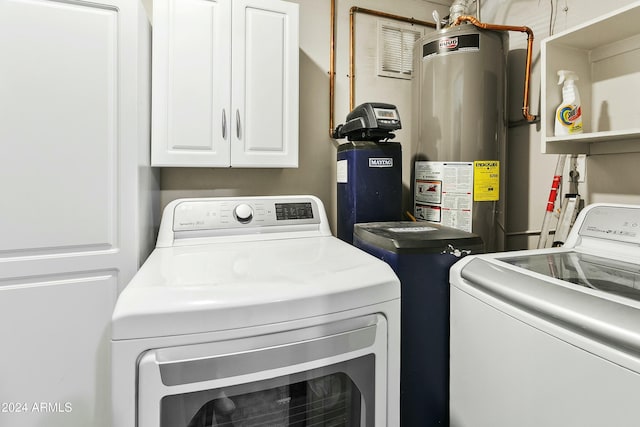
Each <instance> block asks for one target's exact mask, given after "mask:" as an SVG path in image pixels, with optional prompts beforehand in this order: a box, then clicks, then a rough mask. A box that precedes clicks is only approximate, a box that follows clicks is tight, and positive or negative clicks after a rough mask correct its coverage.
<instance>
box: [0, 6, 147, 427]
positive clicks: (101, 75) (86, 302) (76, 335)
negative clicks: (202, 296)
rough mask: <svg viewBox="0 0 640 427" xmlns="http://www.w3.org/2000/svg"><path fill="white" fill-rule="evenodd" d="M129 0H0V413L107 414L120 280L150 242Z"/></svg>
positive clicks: (66, 417) (135, 30)
mask: <svg viewBox="0 0 640 427" xmlns="http://www.w3.org/2000/svg"><path fill="white" fill-rule="evenodd" d="M149 74H150V26H149V23H148V19H147V16H146V14H145V12H144V10H143V9H142V7H141V5H140V4H139V3H138V2H137V1H135V0H92V1H82V0H74V1H54V0H0V149H1V154H0V426H11V427H39V426H47V427H87V426H91V427H108V426H110V386H109V384H110V381H109V378H110V365H109V354H110V350H109V343H110V329H109V324H110V320H111V315H112V310H113V306H114V303H115V300H116V297H117V294H118V291H119V289H121V288H122V287H124V286H125V285H126V283H127V282H128V280H129V279H130V278H131V277H132V276H133V274H134V273H135V271H136V270H137V268H138V266H139V265H140V263H141V262H142V261H143V260H144V257H145V256H146V254H147V253H148V251H149V250H150V246H151V245H152V244H153V234H154V233H153V223H154V219H153V216H154V215H157V212H158V206H154V202H153V200H156V199H157V191H155V189H157V179H156V177H155V176H154V175H153V174H152V171H151V168H150V165H149V159H150V153H149V134H150V124H149V116H150V111H149V107H150V105H149V104H150V101H149V99H150V87H149V81H150V75H149Z"/></svg>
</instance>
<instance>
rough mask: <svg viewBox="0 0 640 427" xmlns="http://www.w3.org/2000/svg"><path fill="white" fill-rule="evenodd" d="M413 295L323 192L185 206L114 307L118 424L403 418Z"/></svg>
mask: <svg viewBox="0 0 640 427" xmlns="http://www.w3.org/2000/svg"><path fill="white" fill-rule="evenodd" d="M399 298H400V283H399V281H398V279H397V277H396V276H395V274H394V273H393V271H392V270H391V268H390V267H389V266H388V265H387V264H386V263H384V262H382V261H380V260H378V259H376V258H374V257H372V256H370V255H368V254H366V253H364V252H362V251H361V250H359V249H357V248H355V247H353V246H351V245H348V244H346V243H344V242H342V241H341V240H339V239H337V238H335V237H333V236H332V235H331V232H330V230H329V227H328V223H327V218H326V214H325V212H324V208H323V205H322V203H321V202H320V200H319V199H317V198H315V197H311V196H283V197H245V198H210V199H182V200H176V201H174V202H172V203H170V204H169V205H168V206H167V207H166V208H165V210H164V213H163V217H162V222H161V226H160V233H159V237H158V242H157V245H156V249H155V250H154V251H153V253H152V254H151V256H150V257H149V259H148V260H147V261H146V262H145V263H144V265H143V266H142V268H141V269H140V271H139V272H138V274H137V275H136V276H135V277H134V279H133V280H132V281H131V283H130V284H129V285H128V286H127V287H126V288H125V290H124V291H123V292H122V294H121V295H120V297H119V299H118V302H117V305H116V308H115V311H114V315H113V325H112V326H113V331H112V334H113V335H112V344H113V347H112V348H113V350H112V351H113V354H112V366H113V375H112V376H113V378H112V379H113V393H112V397H113V419H114V426H117V427H196V426H198V427H204V426H207V427H209V426H246V425H265V426H267V425H269V426H302V425H312V424H311V421H313V422H314V423H315V424H313V425H318V426H327V427H328V426H344V425H349V426H363V427H365V426H366V427H373V426H378V427H380V426H398V425H399V369H400V368H399V351H400V350H399V349H400V346H399V340H400V334H399V331H400V329H399V328H400V299H399Z"/></svg>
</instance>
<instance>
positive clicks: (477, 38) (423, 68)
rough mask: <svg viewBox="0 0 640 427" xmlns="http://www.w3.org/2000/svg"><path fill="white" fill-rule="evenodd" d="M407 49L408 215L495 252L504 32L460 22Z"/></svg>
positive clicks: (498, 245) (499, 241)
mask: <svg viewBox="0 0 640 427" xmlns="http://www.w3.org/2000/svg"><path fill="white" fill-rule="evenodd" d="M414 49H415V50H414V67H413V70H414V77H413V85H414V86H413V98H414V99H413V117H412V119H413V120H412V124H413V125H412V133H413V134H412V139H413V144H414V145H413V147H414V160H415V161H416V162H415V164H414V168H413V170H412V175H413V186H414V189H413V190H414V214H415V216H416V218H418V219H420V220H427V221H432V222H438V223H441V224H442V225H446V226H451V227H455V228H459V229H462V230H465V231H472V232H474V233H477V234H479V235H480V236H481V237H482V239H483V240H484V242H485V244H486V247H487V249H488V250H489V251H492V250H499V249H502V248H503V242H504V232H503V230H502V228H501V227H500V226H499V224H504V206H505V202H504V194H505V192H504V188H505V185H504V178H503V177H504V176H505V172H504V168H505V159H506V155H505V150H506V133H507V111H506V81H507V78H506V64H507V54H508V51H509V47H508V36H507V33H504V32H500V31H490V30H482V29H478V28H476V27H475V26H474V25H471V24H467V23H464V24H462V25H455V26H450V27H447V28H443V29H440V30H437V31H435V32H433V33H431V34H429V35H427V36H425V37H423V38H422V39H420V40H418V42H417V43H416V45H415V48H414Z"/></svg>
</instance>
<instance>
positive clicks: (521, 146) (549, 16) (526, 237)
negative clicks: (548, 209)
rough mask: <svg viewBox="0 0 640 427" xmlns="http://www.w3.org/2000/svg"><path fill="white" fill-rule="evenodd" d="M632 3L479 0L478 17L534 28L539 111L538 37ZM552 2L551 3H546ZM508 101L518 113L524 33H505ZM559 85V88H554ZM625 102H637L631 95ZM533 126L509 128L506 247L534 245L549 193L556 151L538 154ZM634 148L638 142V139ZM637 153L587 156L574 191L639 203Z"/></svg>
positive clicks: (589, 198)
mask: <svg viewBox="0 0 640 427" xmlns="http://www.w3.org/2000/svg"><path fill="white" fill-rule="evenodd" d="M631 3H633V1H632V0H610V1H607V2H602V1H599V0H553V1H540V0H484V1H483V2H482V10H481V18H482V21H484V22H492V23H496V24H508V25H526V26H528V27H530V28H531V29H532V30H533V31H534V34H535V42H534V53H533V75H532V79H531V112H532V113H533V114H539V111H540V105H539V104H540V41H541V40H543V39H544V38H545V37H547V36H549V35H550V34H556V33H558V32H561V31H564V30H566V29H568V28H571V27H573V26H575V25H578V24H580V23H582V22H585V21H587V20H590V19H593V18H596V17H598V16H600V15H603V14H605V13H607V12H610V11H613V10H615V9H618V8H620V7H622V6H625V5H628V4H631ZM552 5H553V8H552ZM510 49H511V54H510V58H509V59H510V64H509V95H510V96H509V105H510V118H511V119H512V120H518V119H520V107H521V106H522V87H523V86H522V76H523V72H524V60H525V56H524V54H525V49H526V36H524V35H522V34H519V33H511V35H510ZM558 90H560V89H558ZM629 107H633V108H637V103H636V100H635V98H633V97H630V98H629ZM541 136H542V135H541V133H540V128H539V126H536V125H525V126H516V127H511V128H510V129H509V134H508V155H509V161H508V164H507V173H508V184H507V223H506V229H507V234H508V235H509V236H510V237H508V239H507V248H510V249H520V248H527V247H529V248H534V247H536V244H537V241H538V235H537V234H536V232H539V230H540V228H541V225H542V220H543V216H544V210H545V205H546V202H547V198H548V196H549V187H550V186H551V179H552V176H553V173H554V170H555V166H556V161H557V155H553V154H541V153H540V139H541ZM639 150H640V144H639ZM639 162H640V153H630V154H615V155H613V154H611V155H598V156H589V157H588V158H587V177H586V182H585V183H584V184H580V188H579V192H580V194H581V196H582V197H584V198H585V201H586V203H595V202H603V201H607V202H618V203H636V204H640V180H638V172H636V171H635V170H637V168H638V165H639V164H640V163H639Z"/></svg>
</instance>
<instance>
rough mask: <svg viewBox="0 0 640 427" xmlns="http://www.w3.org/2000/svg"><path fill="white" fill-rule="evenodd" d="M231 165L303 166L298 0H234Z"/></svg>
mask: <svg viewBox="0 0 640 427" xmlns="http://www.w3.org/2000/svg"><path fill="white" fill-rule="evenodd" d="M232 27H233V35H232V40H233V63H232V64H233V65H232V67H233V81H232V95H231V99H232V109H233V127H232V132H231V135H232V138H231V165H232V166H237V167H297V166H298V74H299V70H298V5H297V4H295V3H291V2H286V1H278V0H234V1H233V24H232Z"/></svg>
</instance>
